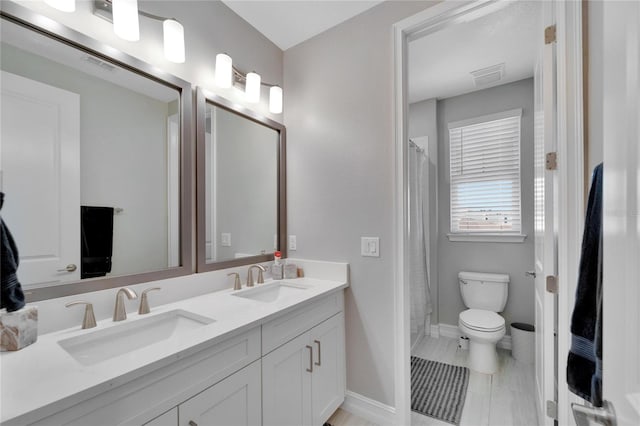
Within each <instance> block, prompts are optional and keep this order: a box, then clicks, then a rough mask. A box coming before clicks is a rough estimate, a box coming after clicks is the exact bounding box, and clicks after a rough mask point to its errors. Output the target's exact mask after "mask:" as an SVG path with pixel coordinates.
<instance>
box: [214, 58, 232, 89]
mask: <svg viewBox="0 0 640 426" xmlns="http://www.w3.org/2000/svg"><path fill="white" fill-rule="evenodd" d="M216 84H217V85H218V87H222V88H225V89H228V88H229V87H231V86H232V85H233V63H232V61H231V57H230V56H229V55H227V54H226V53H218V54H217V55H216Z"/></svg>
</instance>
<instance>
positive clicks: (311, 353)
mask: <svg viewBox="0 0 640 426" xmlns="http://www.w3.org/2000/svg"><path fill="white" fill-rule="evenodd" d="M307 349H309V368H307V369H306V370H307V371H308V372H309V373H313V348H312V347H311V346H309V345H307Z"/></svg>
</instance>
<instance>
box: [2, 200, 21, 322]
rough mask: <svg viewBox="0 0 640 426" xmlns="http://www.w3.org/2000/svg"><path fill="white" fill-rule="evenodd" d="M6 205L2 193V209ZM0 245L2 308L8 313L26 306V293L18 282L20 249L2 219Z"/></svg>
mask: <svg viewBox="0 0 640 426" xmlns="http://www.w3.org/2000/svg"><path fill="white" fill-rule="evenodd" d="M3 204H4V193H3V192H0V209H2V205H3ZM0 245H1V253H0V256H2V262H1V268H2V269H0V288H1V290H2V292H1V293H0V308H7V312H13V311H17V310H18V309H22V307H23V306H24V293H23V292H22V286H21V285H20V282H19V281H18V275H17V272H18V265H19V264H20V257H19V254H18V247H17V246H16V242H15V241H14V240H13V236H12V235H11V232H9V228H7V226H6V225H5V223H4V220H2V217H0Z"/></svg>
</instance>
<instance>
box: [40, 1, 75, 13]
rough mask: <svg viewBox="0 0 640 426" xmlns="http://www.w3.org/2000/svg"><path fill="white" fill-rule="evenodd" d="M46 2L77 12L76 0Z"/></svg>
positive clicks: (55, 6)
mask: <svg viewBox="0 0 640 426" xmlns="http://www.w3.org/2000/svg"><path fill="white" fill-rule="evenodd" d="M44 2H45V3H46V4H48V5H49V6H51V7H53V8H54V9H58V10H61V11H63V12H75V11H76V0H44Z"/></svg>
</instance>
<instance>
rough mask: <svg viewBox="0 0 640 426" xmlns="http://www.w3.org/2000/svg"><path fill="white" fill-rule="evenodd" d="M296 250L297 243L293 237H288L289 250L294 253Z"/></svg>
mask: <svg viewBox="0 0 640 426" xmlns="http://www.w3.org/2000/svg"><path fill="white" fill-rule="evenodd" d="M297 248H298V241H297V239H296V236H295V235H289V250H291V251H296V250H297Z"/></svg>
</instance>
